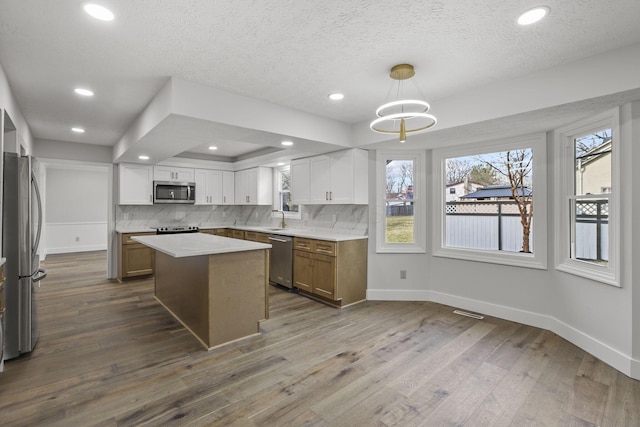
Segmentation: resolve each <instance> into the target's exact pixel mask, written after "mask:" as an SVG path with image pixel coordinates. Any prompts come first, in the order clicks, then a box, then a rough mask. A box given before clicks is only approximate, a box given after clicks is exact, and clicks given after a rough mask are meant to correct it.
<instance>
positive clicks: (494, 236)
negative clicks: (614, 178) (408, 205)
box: [433, 134, 546, 268]
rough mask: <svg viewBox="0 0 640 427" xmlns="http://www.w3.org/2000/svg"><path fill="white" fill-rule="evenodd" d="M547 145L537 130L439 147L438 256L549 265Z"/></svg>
mask: <svg viewBox="0 0 640 427" xmlns="http://www.w3.org/2000/svg"><path fill="white" fill-rule="evenodd" d="M545 147H546V135H545V134H538V135H532V136H526V137H520V138H513V139H509V140H503V141H497V142H488V143H480V144H474V145H473V146H463V147H457V148H450V149H439V150H435V151H434V156H433V169H434V176H435V177H438V179H437V180H435V181H437V182H435V181H434V195H435V197H437V200H438V203H436V204H435V209H436V221H434V243H433V245H434V255H436V256H445V257H451V258H461V259H469V260H474V261H484V262H493V263H499V264H507V265H517V266H521V267H530V268H546V244H545V236H546V154H545V152H546V150H545ZM454 185H455V186H456V187H457V189H456V192H455V196H451V194H453V192H451V189H452V188H454V187H453V186H454ZM447 189H448V190H449V191H447ZM534 199H535V203H534ZM534 206H535V210H534ZM534 212H535V213H534ZM536 242H538V244H537V245H536V244H535V243H536ZM539 242H542V243H539Z"/></svg>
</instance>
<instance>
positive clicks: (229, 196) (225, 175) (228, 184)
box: [222, 171, 236, 205]
mask: <svg viewBox="0 0 640 427" xmlns="http://www.w3.org/2000/svg"><path fill="white" fill-rule="evenodd" d="M235 193H236V174H235V172H232V171H222V204H223V205H234V204H235V203H236V196H235Z"/></svg>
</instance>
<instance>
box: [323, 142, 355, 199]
mask: <svg viewBox="0 0 640 427" xmlns="http://www.w3.org/2000/svg"><path fill="white" fill-rule="evenodd" d="M329 157H330V159H331V176H330V177H329V180H330V182H331V184H330V190H329V202H330V203H335V204H350V203H353V191H354V188H353V174H354V168H353V151H351V150H346V151H339V152H337V153H331V154H329Z"/></svg>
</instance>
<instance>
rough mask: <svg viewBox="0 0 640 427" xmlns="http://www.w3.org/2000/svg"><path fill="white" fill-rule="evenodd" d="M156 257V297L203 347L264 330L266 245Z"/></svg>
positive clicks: (158, 252)
mask: <svg viewBox="0 0 640 427" xmlns="http://www.w3.org/2000/svg"><path fill="white" fill-rule="evenodd" d="M155 257H156V262H155V265H156V272H155V298H156V299H157V300H158V301H159V302H160V303H161V304H162V305H163V306H164V307H165V308H166V309H167V311H169V313H171V314H172V315H173V316H174V317H175V318H176V319H177V320H178V321H179V322H180V323H182V324H183V325H184V326H185V327H186V328H187V329H188V330H189V331H190V332H191V333H192V334H193V335H194V336H195V337H196V338H197V339H198V340H199V341H200V342H201V343H202V345H204V346H205V348H207V349H208V350H210V349H212V348H214V347H218V346H220V345H222V344H227V343H229V342H232V341H236V340H239V339H242V338H246V337H249V336H252V335H255V334H258V333H260V321H262V320H264V319H267V318H268V317H269V300H268V283H269V252H268V250H266V249H259V250H251V251H242V252H229V253H220V254H213V255H199V256H189V257H179V258H177V257H173V256H170V255H167V254H165V253H163V252H160V251H158V250H156V253H155Z"/></svg>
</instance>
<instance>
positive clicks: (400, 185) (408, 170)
mask: <svg viewBox="0 0 640 427" xmlns="http://www.w3.org/2000/svg"><path fill="white" fill-rule="evenodd" d="M391 162H393V160H391V161H388V162H387V166H388V165H389V164H390V163H391ZM397 166H398V167H397V168H393V169H390V168H388V167H387V182H386V191H387V194H389V193H399V194H404V193H405V192H406V191H407V188H408V187H409V186H410V185H413V164H412V163H410V162H399V163H398V165H397Z"/></svg>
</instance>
